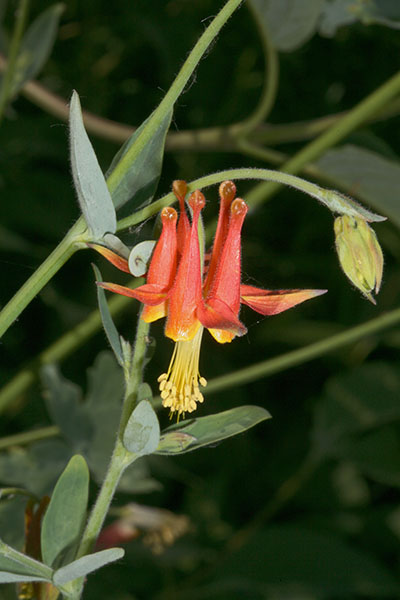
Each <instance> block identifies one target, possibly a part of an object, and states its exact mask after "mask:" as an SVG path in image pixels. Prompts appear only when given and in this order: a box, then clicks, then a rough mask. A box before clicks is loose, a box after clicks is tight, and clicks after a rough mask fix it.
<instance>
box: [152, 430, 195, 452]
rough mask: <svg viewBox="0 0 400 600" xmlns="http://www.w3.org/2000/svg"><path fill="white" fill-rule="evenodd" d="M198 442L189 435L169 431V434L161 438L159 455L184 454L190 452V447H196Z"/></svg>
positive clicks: (158, 449) (158, 448)
mask: <svg viewBox="0 0 400 600" xmlns="http://www.w3.org/2000/svg"><path fill="white" fill-rule="evenodd" d="M196 442H197V439H196V438H195V437H194V436H193V435H189V434H188V433H182V432H181V431H167V433H165V434H162V435H161V437H160V443H159V444H158V447H157V454H182V452H185V451H187V452H188V448H189V446H190V445H194V444H195V443H196ZM193 450H194V448H193Z"/></svg>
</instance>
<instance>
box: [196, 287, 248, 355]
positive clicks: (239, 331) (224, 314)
mask: <svg viewBox="0 0 400 600" xmlns="http://www.w3.org/2000/svg"><path fill="white" fill-rule="evenodd" d="M197 317H198V319H199V320H200V322H201V324H202V325H203V326H204V327H207V329H209V331H210V333H211V335H212V336H213V337H214V338H215V339H216V340H217V342H220V343H221V344H224V343H225V342H231V341H232V339H233V338H234V337H235V336H237V335H238V336H241V335H244V334H245V333H247V329H246V327H245V326H244V325H243V323H241V322H240V321H239V319H238V317H237V316H236V314H235V313H234V312H233V310H232V309H231V308H230V307H229V306H228V305H227V304H225V302H223V301H222V300H219V299H218V298H212V299H211V300H210V302H209V303H207V304H206V303H200V304H199V306H198V307H197Z"/></svg>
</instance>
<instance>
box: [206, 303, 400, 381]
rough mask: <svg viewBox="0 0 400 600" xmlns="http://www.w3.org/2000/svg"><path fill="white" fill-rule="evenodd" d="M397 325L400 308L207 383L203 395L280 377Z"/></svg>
mask: <svg viewBox="0 0 400 600" xmlns="http://www.w3.org/2000/svg"><path fill="white" fill-rule="evenodd" d="M399 322H400V308H396V309H395V310H393V311H391V312H389V313H386V314H384V315H381V316H380V317H377V318H375V319H371V320H370V321H367V322H366V323H362V324H361V325H357V326H356V327H352V328H351V329H347V330H346V331H343V332H342V333H338V334H336V335H333V336H331V337H329V338H328V339H326V340H321V341H320V342H315V343H314V344H309V345H308V346H305V347H303V348H300V349H298V350H293V351H292V352H287V353H285V354H281V355H280V356H276V357H275V358H271V359H267V360H264V361H261V362H259V363H256V364H255V365H251V366H250V367H245V368H244V369H240V370H238V371H236V372H234V373H228V374H227V375H222V376H221V377H216V378H215V379H212V380H211V381H210V382H209V384H208V386H207V388H206V389H205V390H204V392H203V393H210V392H212V393H214V392H217V391H219V390H226V389H228V388H230V387H234V386H237V385H243V384H244V383H249V382H250V381H255V380H256V379H261V378H263V377H267V376H268V375H272V374H274V373H279V372H281V371H284V370H285V369H289V368H291V367H294V366H296V365H300V364H303V363H305V362H308V361H309V360H312V359H314V358H317V357H319V356H322V355H323V354H327V353H328V352H332V351H334V350H337V349H338V348H342V347H343V346H347V345H348V344H354V343H355V342H357V341H358V340H360V339H362V338H364V337H366V336H367V335H373V334H375V333H378V332H379V331H381V330H382V329H386V328H388V327H391V326H393V325H396V324H397V323H399Z"/></svg>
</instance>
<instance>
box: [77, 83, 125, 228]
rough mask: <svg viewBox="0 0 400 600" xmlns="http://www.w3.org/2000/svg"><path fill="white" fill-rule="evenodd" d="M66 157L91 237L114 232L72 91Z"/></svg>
mask: <svg viewBox="0 0 400 600" xmlns="http://www.w3.org/2000/svg"><path fill="white" fill-rule="evenodd" d="M69 126H70V156H71V167H72V176H73V179H74V184H75V189H76V192H77V195H78V201H79V204H80V207H81V210H82V213H83V216H84V217H85V221H86V224H87V226H88V227H89V229H90V231H91V232H92V234H93V236H94V239H100V238H101V237H102V236H103V235H104V234H105V233H115V231H116V228H117V218H116V215H115V209H114V206H113V202H112V200H111V196H110V192H109V191H108V187H107V184H106V180H105V179H104V175H103V173H102V171H101V169H100V165H99V163H98V160H97V157H96V154H95V152H94V150H93V147H92V144H91V143H90V140H89V137H88V135H87V133H86V130H85V127H84V124H83V120H82V111H81V104H80V101H79V96H78V94H77V93H76V92H75V91H74V92H73V94H72V98H71V104H70V117H69Z"/></svg>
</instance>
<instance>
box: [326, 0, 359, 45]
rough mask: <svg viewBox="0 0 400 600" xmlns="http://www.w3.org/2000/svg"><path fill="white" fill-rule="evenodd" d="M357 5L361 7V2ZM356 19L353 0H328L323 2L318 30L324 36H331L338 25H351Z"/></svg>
mask: <svg viewBox="0 0 400 600" xmlns="http://www.w3.org/2000/svg"><path fill="white" fill-rule="evenodd" d="M358 6H359V7H361V3H359V4H358ZM352 9H353V10H352ZM356 21H357V14H356V12H355V11H354V0H329V2H324V6H323V8H322V12H321V18H320V22H319V27H318V31H319V33H320V34H321V35H323V36H325V37H333V36H334V35H335V34H336V31H337V29H338V28H339V27H343V26H344V25H351V24H352V23H355V22H356Z"/></svg>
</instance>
